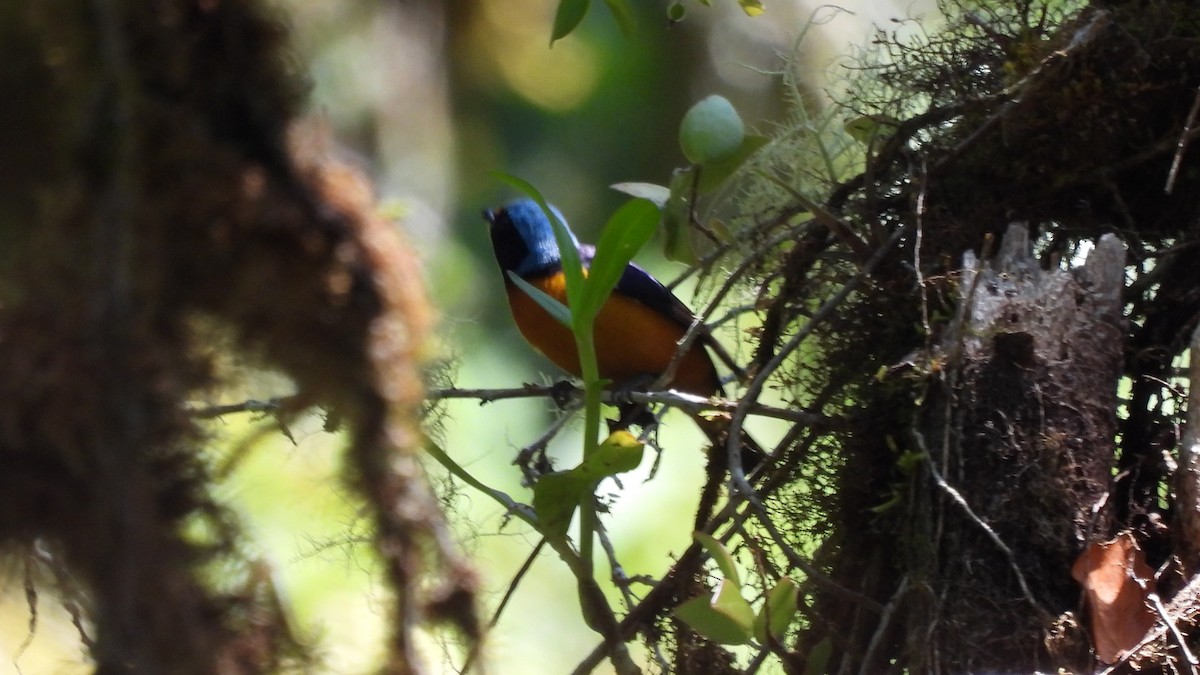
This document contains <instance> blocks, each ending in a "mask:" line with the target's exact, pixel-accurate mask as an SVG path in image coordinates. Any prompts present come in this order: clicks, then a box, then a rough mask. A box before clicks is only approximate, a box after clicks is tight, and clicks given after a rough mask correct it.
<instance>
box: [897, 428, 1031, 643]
mask: <svg viewBox="0 0 1200 675" xmlns="http://www.w3.org/2000/svg"><path fill="white" fill-rule="evenodd" d="M912 435H913V438H914V439H915V440H916V443H917V447H918V448H920V449H921V453H922V454H923V455H925V466H926V467H928V469H929V474H930V475H931V476H932V477H933V481H934V482H935V483H937V486H938V487H939V488H941V490H942V492H944V493H945V494H946V496H947V497H949V498H950V501H952V502H954V503H955V504H956V505H957V506H958V507H959V509H961V510H962V512H963V514H964V515H966V516H967V518H968V519H969V520H970V521H971V522H973V523H975V524H976V525H977V526H978V527H979V529H980V530H983V533H984V534H986V535H987V537H988V539H991V540H992V543H993V544H995V545H996V548H998V549H1000V552H1001V553H1003V554H1004V557H1005V558H1006V559H1007V560H1008V566H1009V568H1010V569H1012V572H1013V574H1014V575H1015V576H1016V578H1017V585H1018V586H1020V587H1021V593H1022V594H1024V596H1025V599H1026V600H1027V601H1028V602H1029V604H1030V605H1032V606H1033V608H1034V609H1035V610H1036V611H1037V612H1038V614H1039V615H1041V617H1042V618H1043V619H1046V620H1047V621H1049V620H1052V619H1053V615H1051V614H1050V612H1048V611H1046V609H1045V608H1043V607H1042V606H1041V604H1040V603H1038V601H1037V599H1036V598H1034V597H1033V592H1032V591H1030V590H1029V584H1027V583H1026V582H1025V575H1024V574H1023V573H1022V572H1021V566H1020V565H1018V564H1017V557H1016V555H1014V554H1013V552H1012V549H1011V548H1009V546H1008V544H1006V543H1004V540H1003V539H1001V538H1000V535H998V534H996V531H995V530H993V529H992V526H991V525H988V524H987V523H986V522H984V520H983V519H982V518H980V517H979V516H978V515H977V514H976V513H975V510H974V509H972V508H971V505H970V504H968V503H967V500H966V499H964V498H963V496H962V494H961V493H960V492H959V491H958V490H955V489H954V487H953V486H951V485H950V484H949V483H947V482H946V479H945V478H942V474H941V472H939V471H938V469H937V466H936V464H935V462H934V461H933V456H932V455H930V454H929V448H928V447H927V446H926V445H925V437H924V436H923V435H922V434H921V432H919V431H917V430H916V429H913V430H912Z"/></svg>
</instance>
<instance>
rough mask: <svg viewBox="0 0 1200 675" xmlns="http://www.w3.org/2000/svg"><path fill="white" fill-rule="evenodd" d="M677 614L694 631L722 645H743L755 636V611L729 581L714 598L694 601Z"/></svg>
mask: <svg viewBox="0 0 1200 675" xmlns="http://www.w3.org/2000/svg"><path fill="white" fill-rule="evenodd" d="M674 614H675V616H676V617H678V618H679V619H680V620H681V621H683V622H684V623H686V624H687V625H688V627H690V628H691V629H692V630H694V631H696V632H697V633H699V634H701V635H703V636H704V637H706V638H708V639H710V640H712V641H713V642H717V643H720V644H726V645H744V644H746V643H748V642H750V638H751V636H752V630H753V626H754V610H753V609H751V608H750V603H748V602H746V599H745V598H743V597H742V596H741V593H740V592H739V590H738V587H737V585H736V584H734V583H731V582H730V581H729V580H728V579H724V580H722V581H721V584H720V585H719V586H718V587H717V590H716V592H714V593H713V595H712V597H711V598H706V597H699V598H692V599H691V600H688V601H687V602H685V603H683V604H682V605H679V606H678V607H676V608H675V611H674Z"/></svg>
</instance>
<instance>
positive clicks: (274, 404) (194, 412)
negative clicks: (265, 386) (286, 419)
mask: <svg viewBox="0 0 1200 675" xmlns="http://www.w3.org/2000/svg"><path fill="white" fill-rule="evenodd" d="M298 398H299V397H298V396H296V395H292V396H276V397H273V398H269V399H267V400H265V401H259V400H256V399H247V400H245V401H242V402H240V403H229V404H224V405H209V406H198V407H189V408H188V410H187V412H188V414H190V415H191V416H192V417H195V418H196V419H201V420H207V419H213V418H216V417H222V416H224V415H232V414H234V413H247V412H253V413H267V412H277V411H278V410H280V409H281V408H283V407H285V406H287V404H289V403H291V402H293V401H295V400H297V399H298Z"/></svg>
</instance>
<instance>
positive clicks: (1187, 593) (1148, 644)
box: [1099, 575, 1200, 675]
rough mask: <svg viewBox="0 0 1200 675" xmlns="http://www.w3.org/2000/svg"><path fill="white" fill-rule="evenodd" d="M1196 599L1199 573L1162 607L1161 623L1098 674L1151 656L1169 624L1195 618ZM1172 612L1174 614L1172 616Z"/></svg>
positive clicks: (1199, 593) (1104, 674)
mask: <svg viewBox="0 0 1200 675" xmlns="http://www.w3.org/2000/svg"><path fill="white" fill-rule="evenodd" d="M1198 599H1200V575H1196V576H1193V577H1192V578H1191V580H1189V581H1188V584H1187V586H1184V587H1183V589H1181V590H1180V591H1179V592H1178V593H1176V594H1175V597H1174V598H1172V599H1171V602H1170V603H1169V604H1170V606H1169V607H1164V608H1163V609H1164V610H1165V612H1166V617H1164V620H1163V621H1162V622H1161V623H1158V624H1156V625H1155V627H1154V629H1153V630H1151V631H1150V632H1148V633H1146V635H1145V637H1143V638H1142V640H1141V642H1138V643H1137V644H1136V645H1134V647H1133V648H1132V649H1129V650H1128V651H1126V652H1125V653H1124V654H1122V655H1121V658H1119V659H1117V662H1116V663H1113V664H1112V665H1110V666H1109V667H1108V668H1105V669H1104V670H1102V671H1100V673H1099V675H1113V673H1116V672H1117V669H1119V668H1122V667H1123V666H1125V665H1126V664H1127V663H1129V662H1130V661H1133V660H1134V659H1135V658H1137V657H1152V656H1153V655H1155V654H1157V653H1158V648H1157V646H1156V644H1155V643H1157V642H1158V640H1160V639H1162V638H1163V637H1165V636H1166V634H1167V631H1168V630H1169V627H1170V626H1172V625H1173V624H1174V623H1175V622H1176V621H1178V620H1180V619H1188V620H1189V621H1191V620H1193V619H1194V618H1195V617H1194V615H1195V614H1196V607H1197V600H1198ZM1172 614H1174V615H1175V616H1172ZM1189 615H1191V616H1189Z"/></svg>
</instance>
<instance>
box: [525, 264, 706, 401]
mask: <svg viewBox="0 0 1200 675" xmlns="http://www.w3.org/2000/svg"><path fill="white" fill-rule="evenodd" d="M529 281H530V283H532V284H533V285H534V286H536V287H538V288H539V289H540V290H542V291H544V292H545V293H546V294H547V295H550V296H551V297H553V298H556V299H558V300H559V301H560V302H562V303H564V304H565V303H566V283H565V280H564V278H563V275H562V274H561V273H560V274H557V275H553V276H550V277H546V278H543V279H537V280H532V279H531V280H529ZM507 291H508V303H509V307H511V308H512V314H513V318H514V319H515V320H516V322H517V328H518V329H520V331H521V334H522V335H523V336H525V339H526V340H527V341H528V342H529V344H531V345H533V346H534V348H536V349H537V350H538V351H540V352H541V353H543V354H545V355H546V357H547V358H549V359H550V360H551V361H553V362H554V363H555V365H557V366H558V367H560V368H562V369H563V370H565V371H567V372H569V373H571V374H573V375H576V376H578V375H579V374H580V373H579V352H578V351H577V350H576V349H575V338H574V336H572V335H571V331H570V330H569V329H567V327H566V326H563V325H562V324H560V323H559V322H557V321H555V320H554V319H553V318H552V317H551V316H550V315H549V314H548V313H547V312H546V310H544V309H542V308H541V306H539V305H538V304H537V302H535V301H534V300H533V299H532V298H530V297H529V296H528V295H526V294H525V292H524V291H522V290H521V289H519V288H517V287H516V286H514V285H512V284H507ZM684 333H685V329H684V328H683V327H682V326H680V325H679V324H678V323H676V322H674V321H672V320H671V319H669V318H667V317H664V316H662V315H661V314H659V313H658V312H655V311H654V310H652V309H650V308H649V307H646V306H645V305H643V304H641V303H640V302H636V301H634V300H631V299H629V298H627V297H624V296H622V295H619V294H616V293H614V294H613V295H611V296H609V298H608V301H607V302H605V303H604V306H603V307H601V308H600V312H599V314H597V315H596V326H595V340H596V360H597V361H598V364H599V367H600V376H601V377H604V378H607V379H609V380H612V381H613V383H614V384H616V385H620V384H622V383H624V382H627V381H629V380H631V379H633V378H635V377H639V376H645V375H653V376H657V375H659V374H661V373H662V372H663V371H664V370H666V369H667V365H668V364H670V362H671V359H672V357H674V356H675V351H676V349H677V343H678V342H679V340H681V339H682V338H683V335H684ZM717 382H718V380H717V373H716V370H715V369H714V368H713V364H712V360H711V359H710V358H709V357H708V353H707V352H705V351H704V347H702V346H701V345H700V344H699V343H693V345H692V347H691V349H689V350H688V352H687V354H686V355H684V357H683V361H682V362H681V363H680V364H679V368H678V370H676V371H675V378H674V379H673V380H672V381H671V382H670V383H669V384H668V387H669V388H671V389H678V390H680V391H686V392H688V393H692V394H697V395H700V396H711V395H712V394H713V393H715V392H716V390H717Z"/></svg>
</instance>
